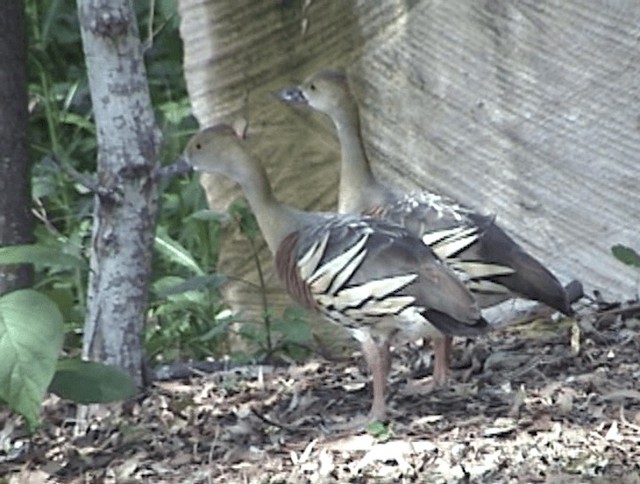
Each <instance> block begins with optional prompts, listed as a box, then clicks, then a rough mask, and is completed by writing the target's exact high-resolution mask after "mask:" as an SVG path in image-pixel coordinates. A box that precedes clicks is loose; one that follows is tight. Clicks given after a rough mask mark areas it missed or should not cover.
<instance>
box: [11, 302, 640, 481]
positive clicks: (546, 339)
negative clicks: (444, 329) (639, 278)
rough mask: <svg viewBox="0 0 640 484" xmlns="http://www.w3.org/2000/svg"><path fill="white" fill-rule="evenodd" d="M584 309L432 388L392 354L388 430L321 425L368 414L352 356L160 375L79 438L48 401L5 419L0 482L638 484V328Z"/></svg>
mask: <svg viewBox="0 0 640 484" xmlns="http://www.w3.org/2000/svg"><path fill="white" fill-rule="evenodd" d="M636 304H637V303H636ZM594 311H595V310H594ZM594 311H591V313H589V310H587V316H585V317H583V318H581V323H580V325H577V324H576V323H575V322H573V321H571V320H562V321H559V322H555V321H537V322H534V323H528V324H518V325H512V326H509V327H507V328H505V329H502V330H500V331H496V332H494V333H492V334H490V335H489V336H487V337H484V338H481V339H478V340H473V341H472V340H469V341H464V340H460V341H457V346H456V351H455V354H454V368H455V369H454V371H453V379H452V382H451V384H450V385H448V387H446V388H443V389H438V390H430V389H429V388H428V383H429V375H430V372H431V368H430V354H429V352H428V351H426V350H424V349H420V348H416V347H403V348H398V349H396V351H395V355H394V362H393V370H392V373H391V376H390V379H389V390H390V391H389V398H388V402H389V407H390V409H391V415H390V418H389V422H388V423H387V424H386V425H376V426H372V427H370V428H369V429H367V430H362V431H352V432H335V431H334V432H331V431H329V430H328V428H329V427H330V426H331V425H332V424H336V423H339V422H340V421H345V420H347V419H349V418H352V417H354V416H356V415H358V414H362V413H364V412H366V411H367V409H368V405H369V403H370V386H369V378H368V376H367V374H366V372H365V367H364V364H363V362H362V358H360V357H358V356H357V355H356V356H354V357H352V358H349V359H346V360H344V361H339V362H329V361H325V360H318V361H311V362H309V363H306V364H304V365H293V366H288V367H281V368H274V367H268V366H255V367H243V368H236V369H233V370H228V371H221V372H216V373H213V374H207V375H200V376H193V377H190V378H186V379H182V380H176V381H165V382H158V383H156V384H155V385H154V386H153V388H151V389H150V391H149V392H148V394H147V395H145V396H143V397H141V398H140V399H138V400H137V401H136V402H133V403H130V404H127V405H125V406H115V407H113V408H111V409H107V410H103V411H101V413H100V417H99V419H97V420H96V421H95V422H92V423H91V424H90V425H89V427H88V428H87V429H86V430H85V431H81V432H78V431H77V428H76V426H75V424H76V422H75V421H74V420H73V416H74V407H73V406H71V405H68V404H66V403H63V402H60V401H55V400H54V399H50V400H49V401H47V403H46V405H45V409H44V414H43V418H44V424H43V427H42V429H41V430H40V431H39V432H38V433H37V434H36V435H35V436H34V437H33V438H32V439H29V438H28V437H27V436H26V435H25V433H24V431H23V429H22V426H21V424H20V421H19V420H18V419H16V418H15V417H8V415H7V414H6V413H5V414H0V419H1V420H2V421H4V423H3V424H0V483H4V482H8V483H22V482H23V483H38V482H70V483H86V482H114V483H115V482H117V483H128V482H163V483H164V482H166V483H174V482H175V483H209V482H216V483H218V482H229V483H298V482H300V483H303V482H344V483H366V482H389V483H390V482H400V483H404V482H456V483H457V482H491V483H494V482H496V483H502V482H554V483H555V482H564V483H574V482H602V483H605V482H614V481H618V482H619V483H622V484H626V483H640V445H639V444H640V357H639V355H640V320H638V319H637V318H628V319H623V318H621V317H620V314H619V311H618V310H617V309H615V308H614V309H613V310H609V311H608V312H607V311H605V314H604V316H603V315H602V311H600V315H596V314H595V313H594ZM583 314H584V312H583ZM74 429H75V430H74Z"/></svg>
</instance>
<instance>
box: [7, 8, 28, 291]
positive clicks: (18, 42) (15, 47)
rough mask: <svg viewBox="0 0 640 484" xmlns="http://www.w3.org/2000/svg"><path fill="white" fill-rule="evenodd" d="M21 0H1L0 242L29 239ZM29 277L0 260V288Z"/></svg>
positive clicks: (15, 285) (24, 281)
mask: <svg viewBox="0 0 640 484" xmlns="http://www.w3.org/2000/svg"><path fill="white" fill-rule="evenodd" d="M22 3H23V2H21V1H20V0H7V1H6V2H5V4H4V6H3V12H2V15H0V194H2V195H0V246H5V245H17V244H28V243H31V242H33V217H32V214H31V179H30V173H31V164H30V161H29V154H28V149H27V121H28V111H27V109H28V108H27V103H28V101H27V71H26V70H27V43H26V34H25V20H24V11H23V8H24V7H23V5H22ZM32 283H33V267H32V266H31V265H11V266H0V294H3V293H5V292H8V291H11V290H14V289H19V288H24V287H29V286H31V284H32Z"/></svg>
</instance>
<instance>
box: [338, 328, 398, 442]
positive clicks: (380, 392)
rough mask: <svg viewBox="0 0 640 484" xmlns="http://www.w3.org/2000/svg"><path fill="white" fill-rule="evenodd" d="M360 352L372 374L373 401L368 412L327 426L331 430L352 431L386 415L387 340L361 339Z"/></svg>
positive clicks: (369, 337)
mask: <svg viewBox="0 0 640 484" xmlns="http://www.w3.org/2000/svg"><path fill="white" fill-rule="evenodd" d="M361 345H362V353H363V354H364V358H365V360H366V361H367V367H368V368H369V372H370V373H371V375H372V376H373V401H372V402H371V409H370V410H369V414H368V415H366V416H364V415H361V416H359V417H355V418H354V419H352V420H350V421H349V422H346V423H339V424H333V425H331V426H330V427H329V429H330V430H332V431H352V430H356V429H363V428H365V427H366V426H367V425H368V424H370V423H371V422H375V421H382V420H384V418H385V415H386V404H385V401H384V393H385V387H386V380H387V374H388V373H389V369H390V366H391V361H390V354H389V342H388V341H387V340H385V342H384V343H382V344H381V345H378V344H376V342H375V341H374V340H373V338H372V337H371V336H368V337H367V339H365V340H364V341H362V343H361Z"/></svg>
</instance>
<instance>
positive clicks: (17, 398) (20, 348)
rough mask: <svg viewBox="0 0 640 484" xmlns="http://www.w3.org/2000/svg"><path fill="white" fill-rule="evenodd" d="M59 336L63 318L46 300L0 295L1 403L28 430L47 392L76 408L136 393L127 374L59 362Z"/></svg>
mask: <svg viewBox="0 0 640 484" xmlns="http://www.w3.org/2000/svg"><path fill="white" fill-rule="evenodd" d="M28 249H31V247H28ZM33 253H35V254H38V253H39V252H38V251H37V250H35V251H33ZM24 254H26V255H27V256H29V255H30V252H29V251H27V250H25V251H24ZM14 258H15V254H14ZM24 260H25V259H16V262H19V263H22V262H24ZM63 337H64V331H63V324H62V314H61V313H60V310H59V309H58V307H57V306H56V304H55V303H54V301H53V300H51V298H49V297H47V296H46V295H44V294H42V293H40V292H38V291H35V290H33V289H22V290H17V291H13V292H10V293H7V294H4V295H2V296H0V355H2V358H0V402H4V403H6V404H8V405H9V407H10V408H11V409H13V410H14V411H16V412H17V413H19V414H21V415H22V416H23V417H24V418H25V420H26V422H27V426H28V427H29V429H31V430H33V429H34V428H35V427H36V425H37V424H38V421H39V411H40V404H41V402H42V399H43V397H44V394H45V392H46V391H47V390H49V391H52V392H54V393H56V394H58V395H59V396H60V397H62V398H67V399H70V400H72V401H74V402H77V403H106V402H111V401H114V400H121V399H125V398H129V397H130V396H131V395H133V393H134V391H135V387H134V384H133V380H132V379H131V378H130V377H129V375H127V374H125V373H123V372H122V371H120V370H118V369H116V368H113V367H110V366H108V365H104V364H101V363H93V362H85V361H80V360H77V359H61V360H58V355H59V354H60V349H61V348H62V343H63Z"/></svg>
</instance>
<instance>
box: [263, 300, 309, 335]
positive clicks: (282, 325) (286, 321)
mask: <svg viewBox="0 0 640 484" xmlns="http://www.w3.org/2000/svg"><path fill="white" fill-rule="evenodd" d="M304 313H305V311H304V309H302V308H299V307H289V308H287V309H285V311H284V314H283V317H282V319H280V320H276V321H274V322H273V323H271V329H272V330H273V331H277V332H279V333H281V334H282V335H283V336H284V341H287V342H291V343H298V344H308V343H309V342H310V341H311V340H312V338H313V334H312V332H311V326H310V325H309V323H308V322H307V320H306V319H305V318H304Z"/></svg>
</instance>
